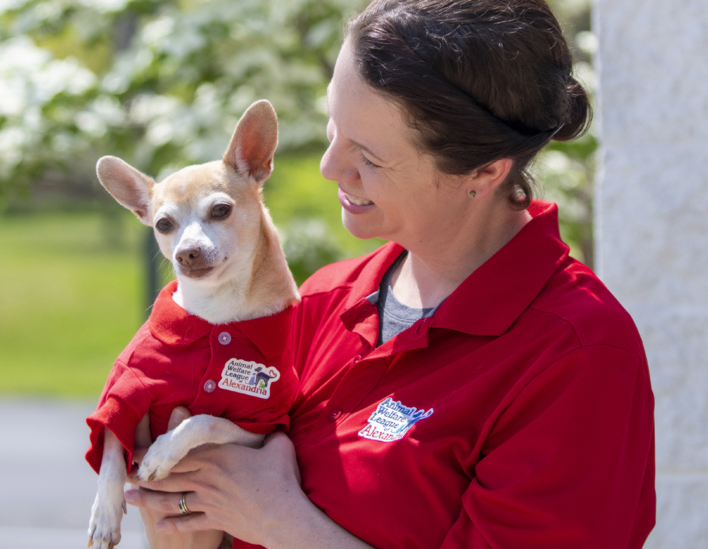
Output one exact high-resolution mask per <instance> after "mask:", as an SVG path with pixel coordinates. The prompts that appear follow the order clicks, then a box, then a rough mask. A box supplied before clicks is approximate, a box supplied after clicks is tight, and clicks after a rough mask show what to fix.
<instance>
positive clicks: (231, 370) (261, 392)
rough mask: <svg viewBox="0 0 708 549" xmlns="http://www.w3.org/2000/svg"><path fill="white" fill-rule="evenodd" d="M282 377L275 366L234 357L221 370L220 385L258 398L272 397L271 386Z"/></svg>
mask: <svg viewBox="0 0 708 549" xmlns="http://www.w3.org/2000/svg"><path fill="white" fill-rule="evenodd" d="M279 379H280V372H279V371H278V370H277V369H276V368H274V367H273V366H265V365H263V364H258V363H257V362H249V361H246V360H239V359H237V358H232V359H231V360H229V361H228V362H227V363H226V364H225V365H224V369H223V371H222V372H221V381H220V382H219V387H221V388H222V389H226V390H227V391H234V392H236V393H243V394H244V395H251V396H255V397H258V398H270V386H271V384H272V383H275V382H276V381H278V380H279Z"/></svg>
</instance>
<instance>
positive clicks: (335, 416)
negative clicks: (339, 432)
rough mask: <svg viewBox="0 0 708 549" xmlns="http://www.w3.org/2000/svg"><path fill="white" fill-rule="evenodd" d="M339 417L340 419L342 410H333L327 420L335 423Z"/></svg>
mask: <svg viewBox="0 0 708 549" xmlns="http://www.w3.org/2000/svg"><path fill="white" fill-rule="evenodd" d="M340 417H342V409H341V408H335V409H334V410H332V411H331V412H330V413H329V420H330V421H337V420H338V419H339V418H340Z"/></svg>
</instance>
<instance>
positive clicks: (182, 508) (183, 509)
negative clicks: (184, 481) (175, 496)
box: [179, 492, 191, 515]
mask: <svg viewBox="0 0 708 549" xmlns="http://www.w3.org/2000/svg"><path fill="white" fill-rule="evenodd" d="M187 494H188V492H182V497H181V498H179V512H180V513H181V514H183V515H188V514H189V513H191V511H190V510H189V509H187Z"/></svg>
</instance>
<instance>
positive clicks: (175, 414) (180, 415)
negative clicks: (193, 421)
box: [167, 406, 192, 431]
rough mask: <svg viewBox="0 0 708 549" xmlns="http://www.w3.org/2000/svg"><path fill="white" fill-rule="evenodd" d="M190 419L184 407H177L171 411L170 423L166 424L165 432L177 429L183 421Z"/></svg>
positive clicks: (190, 415) (189, 413)
mask: <svg viewBox="0 0 708 549" xmlns="http://www.w3.org/2000/svg"><path fill="white" fill-rule="evenodd" d="M190 417H192V414H191V412H190V411H189V410H188V409H187V408H186V407H184V406H177V407H176V408H175V409H174V410H172V415H170V421H168V422H167V430H168V431H171V430H172V429H174V428H175V427H178V426H179V424H180V423H182V422H183V421H184V420H185V419H189V418H190Z"/></svg>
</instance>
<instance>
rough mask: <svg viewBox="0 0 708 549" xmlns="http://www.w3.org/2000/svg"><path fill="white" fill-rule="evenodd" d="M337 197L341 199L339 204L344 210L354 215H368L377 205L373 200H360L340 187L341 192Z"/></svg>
mask: <svg viewBox="0 0 708 549" xmlns="http://www.w3.org/2000/svg"><path fill="white" fill-rule="evenodd" d="M337 195H338V197H339V202H340V203H341V204H342V208H344V209H345V210H347V211H348V212H349V213H352V214H362V213H366V212H368V211H370V210H372V209H374V208H375V207H376V204H374V203H373V202H372V201H371V200H367V199H366V198H359V197H357V196H354V195H352V194H349V193H347V192H344V191H343V190H342V187H339V192H338V193H337Z"/></svg>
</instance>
